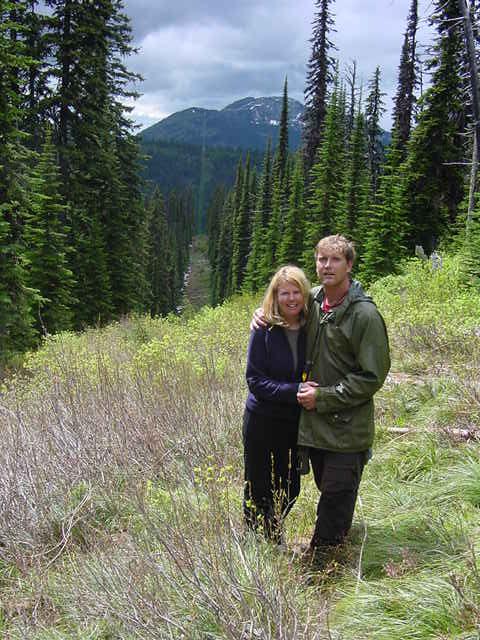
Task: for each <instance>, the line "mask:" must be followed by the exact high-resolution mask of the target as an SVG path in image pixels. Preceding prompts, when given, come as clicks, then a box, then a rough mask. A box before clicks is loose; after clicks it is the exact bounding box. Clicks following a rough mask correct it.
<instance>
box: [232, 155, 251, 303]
mask: <svg viewBox="0 0 480 640" xmlns="http://www.w3.org/2000/svg"><path fill="white" fill-rule="evenodd" d="M238 186H239V187H240V186H241V197H240V201H239V204H238V209H236V211H235V219H234V224H233V233H232V271H231V273H232V280H231V290H232V292H234V291H238V290H239V289H240V288H241V286H242V283H243V279H244V276H245V267H246V264H247V260H248V249H249V245H250V214H251V211H250V205H251V197H250V189H251V174H250V154H248V155H247V159H246V162H245V168H244V171H243V176H242V184H241V185H240V184H239V185H238Z"/></svg>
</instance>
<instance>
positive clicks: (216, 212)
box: [207, 185, 226, 267]
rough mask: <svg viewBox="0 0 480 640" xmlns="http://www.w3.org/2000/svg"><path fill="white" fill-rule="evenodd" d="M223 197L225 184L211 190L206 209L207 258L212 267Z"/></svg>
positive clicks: (214, 258)
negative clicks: (209, 200) (210, 197)
mask: <svg viewBox="0 0 480 640" xmlns="http://www.w3.org/2000/svg"><path fill="white" fill-rule="evenodd" d="M225 198H226V190H225V186H224V185H221V186H217V187H216V189H215V191H214V192H213V195H212V199H211V202H210V205H209V207H208V209H207V236H208V260H209V262H210V265H211V266H212V267H213V266H214V265H215V260H216V250H217V245H218V236H219V233H220V219H221V213H222V208H223V204H224V202H225Z"/></svg>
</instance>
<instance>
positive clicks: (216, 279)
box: [212, 190, 235, 305]
mask: <svg viewBox="0 0 480 640" xmlns="http://www.w3.org/2000/svg"><path fill="white" fill-rule="evenodd" d="M234 195H235V194H234V191H233V190H232V191H230V193H229V194H228V196H227V198H226V200H225V204H224V207H223V213H222V220H221V227H220V234H219V236H218V247H217V251H216V255H217V260H216V264H215V269H214V270H213V271H212V304H213V305H216V304H219V303H220V302H222V301H223V300H225V298H227V297H228V296H229V295H230V294H231V288H230V283H231V261H232V226H233V214H234Z"/></svg>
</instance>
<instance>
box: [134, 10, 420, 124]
mask: <svg viewBox="0 0 480 640" xmlns="http://www.w3.org/2000/svg"><path fill="white" fill-rule="evenodd" d="M423 4H425V6H427V0H423ZM409 6H410V0H389V1H384V2H378V0H338V2H337V3H335V4H333V6H332V9H333V13H334V15H335V28H336V33H332V36H331V39H332V40H333V42H334V43H335V44H336V45H337V49H338V50H337V52H336V57H338V58H339V61H340V63H341V67H342V68H343V67H344V65H345V64H348V62H349V61H351V60H352V59H356V60H357V62H358V70H359V76H360V79H361V80H362V82H363V84H364V85H365V84H366V82H367V81H368V79H369V78H370V77H371V76H372V74H373V72H374V70H375V67H376V66H377V65H380V67H381V70H382V90H383V91H385V92H386V93H387V97H386V108H387V112H386V115H385V117H384V123H383V124H384V126H389V115H390V112H391V104H392V103H391V100H392V95H393V94H394V92H395V86H396V80H397V69H398V63H399V59H400V50H401V45H402V40H403V33H404V31H405V27H406V17H407V14H408V10H409ZM420 6H421V11H422V10H423V11H426V10H427V9H426V8H425V7H423V8H422V2H420ZM125 12H126V13H127V15H129V17H130V19H131V22H132V28H133V33H134V38H135V44H136V45H137V46H138V47H139V48H140V51H139V53H138V54H137V55H135V56H133V57H132V58H131V59H130V61H129V67H130V68H131V69H132V70H134V71H137V72H139V73H141V74H142V75H143V77H144V82H143V83H142V84H141V85H140V86H139V87H138V88H139V90H140V91H141V92H142V93H143V95H142V97H141V98H140V99H139V100H138V101H137V103H136V105H135V108H134V111H133V114H132V115H133V117H134V118H135V119H136V120H137V122H139V123H141V124H143V125H148V124H152V123H153V122H156V121H158V120H160V119H161V118H163V117H165V116H167V115H169V114H170V113H173V112H175V111H179V110H181V109H186V108H188V107H191V106H199V107H204V108H217V109H218V108H223V107H224V106H226V105H227V104H229V103H230V102H232V101H234V100H236V99H238V98H243V97H245V96H255V97H256V96H261V95H280V94H281V91H282V87H283V81H284V78H285V76H288V83H289V95H290V96H291V97H293V98H297V99H300V100H302V99H303V91H304V86H305V75H306V64H307V61H308V58H309V55H310V43H309V38H310V37H311V22H312V19H313V17H314V12H315V6H314V2H313V0H238V1H237V2H235V3H231V4H230V3H228V4H227V3H225V2H224V0H208V2H207V0H194V1H193V2H192V0H176V1H175V2H172V1H171V0H169V1H168V2H167V1H165V0H126V2H125ZM364 93H365V91H364Z"/></svg>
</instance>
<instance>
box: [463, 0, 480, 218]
mask: <svg viewBox="0 0 480 640" xmlns="http://www.w3.org/2000/svg"><path fill="white" fill-rule="evenodd" d="M458 8H459V10H460V13H461V15H462V18H463V30H464V33H465V44H466V52H467V60H468V68H469V75H470V87H471V93H472V112H473V121H474V130H473V152H472V171H471V174H470V190H469V199H468V213H467V230H468V228H469V226H470V222H471V220H472V211H473V208H474V206H475V191H476V184H477V173H478V157H479V145H480V88H479V83H478V68H477V60H476V56H475V39H474V37H473V28H472V20H471V11H470V7H469V6H467V0H458Z"/></svg>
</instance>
